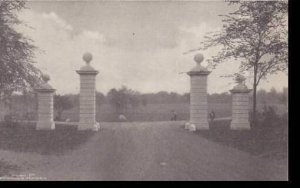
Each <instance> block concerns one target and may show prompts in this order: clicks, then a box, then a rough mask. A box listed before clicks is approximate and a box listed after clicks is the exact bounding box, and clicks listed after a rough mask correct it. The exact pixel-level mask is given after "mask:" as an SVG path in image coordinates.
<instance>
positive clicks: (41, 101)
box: [35, 74, 55, 130]
mask: <svg viewBox="0 0 300 188" xmlns="http://www.w3.org/2000/svg"><path fill="white" fill-rule="evenodd" d="M42 78H43V80H44V83H43V84H41V86H40V87H38V88H36V89H35V90H36V92H37V97H38V122H37V125H36V129H37V130H52V129H55V124H54V121H53V94H54V92H55V89H53V88H52V87H51V86H50V85H49V84H48V81H49V80H50V77H49V76H48V75H46V74H45V75H43V76H42Z"/></svg>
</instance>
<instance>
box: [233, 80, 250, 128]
mask: <svg viewBox="0 0 300 188" xmlns="http://www.w3.org/2000/svg"><path fill="white" fill-rule="evenodd" d="M235 80H236V82H237V83H238V85H236V86H235V87H234V88H233V89H232V90H230V92H231V93H232V120H231V124H230V128H231V129H235V130H249V129H250V123H249V92H250V91H251V89H248V88H247V86H246V85H245V80H246V78H245V77H244V76H242V75H238V76H237V77H236V79H235Z"/></svg>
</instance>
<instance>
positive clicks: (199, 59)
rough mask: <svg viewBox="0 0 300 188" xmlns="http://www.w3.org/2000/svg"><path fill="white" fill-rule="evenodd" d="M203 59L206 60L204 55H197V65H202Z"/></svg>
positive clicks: (195, 58)
mask: <svg viewBox="0 0 300 188" xmlns="http://www.w3.org/2000/svg"><path fill="white" fill-rule="evenodd" d="M203 59H204V56H203V54H196V55H195V56H194V60H195V61H196V63H197V64H198V65H200V63H201V62H202V61H203Z"/></svg>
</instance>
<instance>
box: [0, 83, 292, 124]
mask: <svg viewBox="0 0 300 188" xmlns="http://www.w3.org/2000/svg"><path fill="white" fill-rule="evenodd" d="M231 97H232V96H231V94H230V93H229V92H224V93H214V94H208V103H209V104H218V105H219V106H220V105H221V106H227V107H226V108H228V109H230V106H231ZM251 98H252V95H250V100H251ZM11 99H12V100H11V102H9V101H2V104H0V105H1V106H2V107H3V106H5V109H6V111H7V112H9V111H10V112H11V113H13V114H18V116H20V114H22V115H21V116H22V117H21V118H25V119H26V118H28V119H35V118H36V117H31V116H36V111H37V99H36V94H34V93H25V94H23V95H13V96H12V98H11ZM287 99H288V88H283V90H282V91H276V89H275V88H272V89H271V90H270V91H268V92H267V91H265V90H259V91H258V92H257V103H258V104H261V105H274V104H283V105H286V104H287ZM189 101H190V94H189V93H184V94H178V93H175V92H166V91H160V92H157V93H140V92H137V91H134V90H132V89H129V88H127V87H125V86H123V87H121V88H119V89H115V88H114V89H111V90H110V91H109V92H108V93H107V94H106V95H104V94H103V93H101V92H96V106H97V108H98V109H107V110H106V112H105V113H110V114H120V113H125V114H126V113H129V112H131V113H139V111H141V110H143V109H152V108H153V105H164V104H165V105H164V106H167V105H169V106H170V105H171V106H172V104H178V105H177V106H178V107H180V104H186V105H187V104H188V103H189ZM3 102H4V103H5V105H4V104H3ZM222 104H223V105H222ZM149 105H150V106H149ZM148 106H149V107H148ZM181 106H183V105H181ZM78 107H79V94H66V95H55V96H54V110H55V114H56V115H55V116H56V119H60V118H61V115H62V114H63V112H66V111H70V110H71V111H74V110H72V109H77V110H78ZM104 107H105V108H104ZM178 107H177V108H178ZM1 109H2V112H1V113H2V115H3V109H4V108H1ZM184 109H186V107H185V108H184ZM179 110H181V111H182V110H183V109H177V111H179ZM184 111H187V112H186V113H188V109H186V110H184ZM152 113H153V112H152ZM220 113H221V112H220ZM5 114H7V113H5ZM2 118H3V117H2Z"/></svg>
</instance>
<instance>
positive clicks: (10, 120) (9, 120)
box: [4, 114, 18, 127]
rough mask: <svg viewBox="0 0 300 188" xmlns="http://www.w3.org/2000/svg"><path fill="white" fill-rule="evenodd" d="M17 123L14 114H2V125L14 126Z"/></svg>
mask: <svg viewBox="0 0 300 188" xmlns="http://www.w3.org/2000/svg"><path fill="white" fill-rule="evenodd" d="M17 125H18V123H17V122H16V116H15V115H12V114H8V115H5V116H4V126H6V127H15V126H17Z"/></svg>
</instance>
